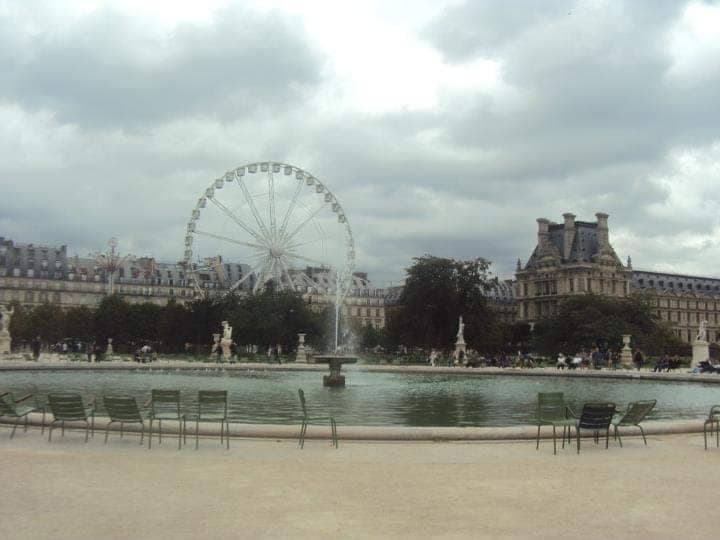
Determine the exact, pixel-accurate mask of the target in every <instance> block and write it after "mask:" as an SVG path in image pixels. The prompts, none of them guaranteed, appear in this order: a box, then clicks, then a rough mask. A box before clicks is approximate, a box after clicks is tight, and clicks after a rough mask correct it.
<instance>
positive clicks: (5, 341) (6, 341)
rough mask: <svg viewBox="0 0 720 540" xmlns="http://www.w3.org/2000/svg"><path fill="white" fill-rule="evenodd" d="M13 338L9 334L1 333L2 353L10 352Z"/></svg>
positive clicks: (0, 344) (0, 349)
mask: <svg viewBox="0 0 720 540" xmlns="http://www.w3.org/2000/svg"><path fill="white" fill-rule="evenodd" d="M11 345H12V339H11V338H10V336H9V335H2V334H0V354H10V349H11Z"/></svg>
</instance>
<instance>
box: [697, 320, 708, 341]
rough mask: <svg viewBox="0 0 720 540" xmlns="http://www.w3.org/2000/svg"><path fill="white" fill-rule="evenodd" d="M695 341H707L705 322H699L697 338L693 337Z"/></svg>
mask: <svg viewBox="0 0 720 540" xmlns="http://www.w3.org/2000/svg"><path fill="white" fill-rule="evenodd" d="M695 341H707V321H706V320H702V321H700V328H698V333H697V336H695Z"/></svg>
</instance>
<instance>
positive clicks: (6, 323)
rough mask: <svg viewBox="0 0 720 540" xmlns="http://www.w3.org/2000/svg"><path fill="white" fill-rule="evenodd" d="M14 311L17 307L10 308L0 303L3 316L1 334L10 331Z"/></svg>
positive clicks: (0, 321) (0, 311)
mask: <svg viewBox="0 0 720 540" xmlns="http://www.w3.org/2000/svg"><path fill="white" fill-rule="evenodd" d="M13 313H15V308H12V309H10V310H8V309H7V308H6V307H5V306H3V305H0V315H2V318H0V335H5V334H9V333H10V320H11V319H12V316H13Z"/></svg>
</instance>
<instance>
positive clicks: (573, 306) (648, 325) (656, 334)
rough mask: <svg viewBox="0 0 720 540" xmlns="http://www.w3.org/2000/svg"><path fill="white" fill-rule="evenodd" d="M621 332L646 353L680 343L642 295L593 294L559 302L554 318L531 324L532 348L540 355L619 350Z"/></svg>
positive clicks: (661, 350) (659, 350)
mask: <svg viewBox="0 0 720 540" xmlns="http://www.w3.org/2000/svg"><path fill="white" fill-rule="evenodd" d="M622 334H631V335H632V336H633V341H634V342H635V344H636V345H637V346H638V347H640V348H641V349H643V350H644V351H645V352H646V353H649V354H660V353H662V352H663V351H664V350H666V349H669V348H672V347H677V346H678V345H680V344H681V342H680V340H679V339H678V338H677V337H676V336H675V335H674V334H673V332H672V330H671V328H670V326H669V325H667V324H666V323H664V322H663V321H661V320H659V319H658V317H657V315H656V314H655V313H654V311H653V310H652V308H651V306H650V303H649V302H648V301H647V299H646V298H644V297H643V296H631V297H628V298H614V297H608V296H599V295H594V294H586V295H578V296H573V297H570V298H568V299H566V300H565V301H563V302H562V303H561V304H560V306H559V309H558V313H557V315H556V316H555V317H551V318H548V319H543V320H542V321H540V322H538V323H537V324H536V325H535V329H534V331H533V343H534V348H535V350H537V351H538V352H541V353H544V354H556V353H558V352H564V353H566V354H573V353H575V352H577V351H580V350H583V349H584V350H590V349H591V348H592V347H595V346H597V345H607V346H608V347H611V348H613V349H619V348H620V347H621V346H622V337H621V336H622Z"/></svg>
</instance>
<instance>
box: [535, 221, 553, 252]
mask: <svg viewBox="0 0 720 540" xmlns="http://www.w3.org/2000/svg"><path fill="white" fill-rule="evenodd" d="M537 224H538V247H539V248H540V249H542V248H544V247H545V246H546V245H547V243H548V237H549V235H550V233H549V231H548V227H549V226H550V221H548V220H547V219H545V218H538V219H537Z"/></svg>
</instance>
